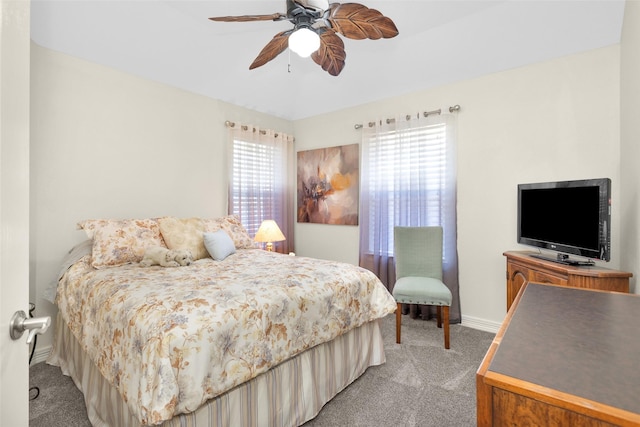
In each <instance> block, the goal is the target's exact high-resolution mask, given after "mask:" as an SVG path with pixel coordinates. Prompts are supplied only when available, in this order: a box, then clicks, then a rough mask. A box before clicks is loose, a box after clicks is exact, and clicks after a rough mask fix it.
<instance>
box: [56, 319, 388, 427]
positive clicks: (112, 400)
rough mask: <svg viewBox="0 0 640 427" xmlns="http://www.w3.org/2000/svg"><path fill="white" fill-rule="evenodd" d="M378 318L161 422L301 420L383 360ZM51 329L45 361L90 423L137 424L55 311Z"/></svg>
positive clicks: (188, 426) (222, 424)
mask: <svg viewBox="0 0 640 427" xmlns="http://www.w3.org/2000/svg"><path fill="white" fill-rule="evenodd" d="M378 322H379V320H374V321H373V322H369V323H367V324H364V325H362V326H360V327H359V328H356V329H353V330H351V331H350V332H348V333H346V334H344V335H342V336H339V337H337V338H336V339H334V340H333V341H330V342H328V343H324V344H320V345H318V346H316V347H314V348H312V349H309V350H307V351H305V352H303V353H301V354H299V355H297V356H295V357H294V358H292V359H289V360H287V361H285V362H283V363H281V364H280V365H278V366H276V367H274V368H273V369H271V370H269V371H267V372H265V373H263V374H261V375H259V376H257V377H256V378H254V379H252V380H250V381H248V382H246V383H244V384H241V385H239V386H237V387H235V388H234V389H232V390H229V391H228V392H226V393H224V394H222V395H220V396H218V397H216V398H214V399H211V400H209V401H207V402H205V403H204V404H203V405H202V406H201V407H200V408H197V409H196V410H195V411H194V412H191V413H189V414H180V415H177V416H175V417H174V418H172V419H170V420H167V421H165V422H164V423H163V424H161V426H162V427H170V426H171V427H203V426H207V427H210V426H215V427H227V426H243V427H246V426H256V427H258V426H260V427H262V426H265V427H266V426H268V427H276V426H278V427H285V426H291V427H294V426H299V425H302V424H304V423H305V422H306V421H308V420H310V419H312V418H314V417H315V416H316V415H317V414H318V412H320V410H321V409H322V407H323V406H324V405H325V404H326V403H327V402H328V401H329V400H331V399H332V398H333V397H334V396H335V395H336V394H338V393H339V392H340V391H342V390H343V389H344V388H345V387H347V386H348V385H349V384H351V383H352V382H353V381H354V380H355V379H356V378H358V377H359V376H360V375H362V374H363V373H364V371H365V370H366V369H367V368H368V367H369V366H375V365H380V364H383V363H384V362H385V354H384V345H383V342H382V334H381V332H380V327H379V324H378ZM54 333H55V339H54V345H53V348H52V350H51V354H50V356H49V358H48V359H47V363H49V364H51V365H54V366H59V367H60V368H61V370H62V372H63V373H64V374H65V375H69V376H71V378H72V379H73V381H74V382H75V384H76V386H77V387H78V388H79V389H80V391H82V393H83V394H84V399H85V404H86V406H87V414H88V416H89V420H90V422H91V424H92V425H93V426H95V427H103V426H114V427H115V426H117V427H124V426H140V425H141V424H140V421H139V420H138V419H137V418H135V417H133V416H131V414H130V412H129V408H128V407H127V405H126V404H125V403H124V401H123V400H122V398H121V397H120V394H119V393H118V391H117V390H116V388H115V387H113V386H111V384H110V383H109V382H108V381H106V380H105V379H104V378H103V377H102V375H101V374H100V372H99V371H98V369H97V368H96V367H95V365H94V364H93V363H92V362H91V361H90V360H89V357H88V356H87V355H86V354H85V352H84V351H83V350H82V348H81V346H80V344H79V343H78V341H77V340H76V339H75V337H74V336H73V334H72V333H71V332H70V331H69V328H68V327H67V325H66V323H65V322H64V320H63V319H62V316H61V315H58V316H57V320H56V328H55V332H54Z"/></svg>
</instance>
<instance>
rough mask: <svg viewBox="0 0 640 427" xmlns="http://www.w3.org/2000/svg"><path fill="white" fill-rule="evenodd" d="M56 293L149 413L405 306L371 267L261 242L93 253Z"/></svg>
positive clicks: (176, 408)
mask: <svg viewBox="0 0 640 427" xmlns="http://www.w3.org/2000/svg"><path fill="white" fill-rule="evenodd" d="M57 303H58V307H59V309H60V314H61V315H62V316H63V318H64V320H65V321H66V322H67V324H68V326H69V328H70V330H71V331H72V333H73V334H74V335H75V337H76V339H78V341H79V342H80V343H81V345H82V346H83V347H84V349H85V350H86V351H87V353H88V354H89V355H90V357H91V359H92V360H93V361H94V362H95V363H96V365H97V366H98V368H99V369H100V371H101V373H102V374H103V375H104V376H105V378H106V379H107V380H109V381H110V382H111V383H112V384H113V385H114V386H115V387H116V388H117V389H118V390H119V392H120V394H121V395H122V397H123V398H124V400H125V401H126V402H127V404H128V405H129V407H130V409H131V411H132V412H133V413H134V414H137V415H138V417H139V418H140V421H141V422H142V423H143V424H159V423H161V422H163V421H164V420H167V419H170V418H172V417H173V416H174V415H176V414H179V413H182V412H190V411H193V410H195V409H197V408H198V407H199V406H200V405H201V404H202V403H204V402H205V401H206V400H208V399H210V398H213V397H215V396H217V395H219V394H221V393H223V392H225V391H226V390H229V389H231V388H233V387H234V386H236V385H238V384H240V383H243V382H245V381H247V380H249V379H251V378H253V377H255V376H256V375H258V374H260V373H262V372H265V371H267V370H268V369H270V368H271V367H273V366H275V365H277V364H279V363H280V362H282V361H284V360H286V359H289V358H291V357H292V356H294V355H296V354H298V353H300V352H302V351H304V350H306V349H308V348H311V347H313V346H315V345H318V344H321V343H323V342H326V341H330V340H332V339H333V338H335V337H336V336H338V335H341V334H343V333H345V332H347V331H349V330H350V329H352V328H355V327H358V326H360V325H362V324H364V323H366V322H368V321H371V320H373V319H376V318H379V317H383V316H385V315H387V314H389V313H392V312H393V311H394V310H395V307H396V304H395V301H394V299H393V297H392V296H391V295H390V294H389V292H388V291H387V290H386V288H385V287H384V286H383V285H382V283H381V282H380V281H379V280H378V279H377V278H376V277H375V275H374V274H373V273H371V272H370V271H368V270H365V269H363V268H360V267H356V266H353V265H351V264H345V263H336V262H330V261H323V260H318V259H312V258H305V257H294V256H288V255H280V254H277V253H270V252H266V251H263V250H258V249H243V250H238V251H237V252H236V253H235V254H233V255H230V256H229V257H227V258H226V259H225V260H224V261H214V260H212V259H211V258H205V259H201V260H199V261H197V262H195V263H194V264H192V265H191V266H188V267H177V268H162V267H159V266H155V267H148V268H144V267H140V266H139V265H138V264H130V265H124V266H119V267H113V268H107V269H102V270H95V269H93V268H92V267H91V266H90V257H89V256H85V257H83V258H82V259H81V260H80V261H79V262H77V263H76V264H74V265H73V266H72V267H71V268H70V269H69V270H68V271H67V272H66V274H65V275H64V276H63V277H62V279H61V280H60V283H59V284H58V287H57Z"/></svg>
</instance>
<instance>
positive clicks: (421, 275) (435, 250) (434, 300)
mask: <svg viewBox="0 0 640 427" xmlns="http://www.w3.org/2000/svg"><path fill="white" fill-rule="evenodd" d="M393 232H394V258H395V264H396V283H395V286H394V287H393V297H394V298H395V299H396V302H397V304H398V307H397V309H396V342H397V343H398V344H400V332H401V331H400V329H401V324H402V304H419V305H434V306H436V307H437V316H438V318H437V322H438V328H442V325H443V323H444V348H446V349H448V348H449V307H450V306H451V300H452V298H453V297H452V295H451V291H450V290H449V288H448V287H447V285H445V284H444V283H443V281H442V252H443V248H442V227H395V228H394V230H393Z"/></svg>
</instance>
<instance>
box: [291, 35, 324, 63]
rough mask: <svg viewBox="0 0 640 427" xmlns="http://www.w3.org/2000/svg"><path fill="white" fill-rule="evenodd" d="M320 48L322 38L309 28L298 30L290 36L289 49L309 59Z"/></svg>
mask: <svg viewBox="0 0 640 427" xmlns="http://www.w3.org/2000/svg"><path fill="white" fill-rule="evenodd" d="M319 47H320V36H319V35H318V34H317V33H316V32H315V31H313V30H310V29H309V28H305V27H302V28H298V29H297V30H295V31H294V32H293V33H292V34H291V35H290V36H289V49H291V50H292V51H294V52H295V53H297V54H298V55H300V56H301V57H303V58H307V57H308V56H309V55H311V54H312V53H313V52H315V51H316V50H318V48H319Z"/></svg>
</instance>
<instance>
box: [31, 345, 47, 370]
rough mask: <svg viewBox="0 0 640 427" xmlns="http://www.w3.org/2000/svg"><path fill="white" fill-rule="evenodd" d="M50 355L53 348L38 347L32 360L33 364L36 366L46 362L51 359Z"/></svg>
mask: <svg viewBox="0 0 640 427" xmlns="http://www.w3.org/2000/svg"><path fill="white" fill-rule="evenodd" d="M49 353H51V346H50V345H48V346H46V347H36V351H35V353H33V359H31V364H32V365H35V364H36V363H40V362H44V361H45V360H47V357H49Z"/></svg>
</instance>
